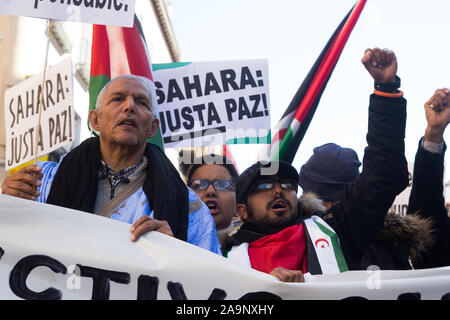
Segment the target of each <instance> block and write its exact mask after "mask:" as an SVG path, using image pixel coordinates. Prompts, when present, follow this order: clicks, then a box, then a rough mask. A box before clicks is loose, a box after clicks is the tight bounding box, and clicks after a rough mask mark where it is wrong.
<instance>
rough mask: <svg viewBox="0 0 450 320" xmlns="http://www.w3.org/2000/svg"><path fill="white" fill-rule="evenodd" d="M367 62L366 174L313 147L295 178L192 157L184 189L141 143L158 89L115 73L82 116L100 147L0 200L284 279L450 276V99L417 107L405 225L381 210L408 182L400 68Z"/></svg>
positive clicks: (282, 169)
mask: <svg viewBox="0 0 450 320" xmlns="http://www.w3.org/2000/svg"><path fill="white" fill-rule="evenodd" d="M362 64H363V65H364V66H365V68H366V69H367V71H368V73H369V75H370V76H371V77H372V78H373V80H374V92H373V94H371V95H370V102H369V119H368V132H367V136H366V137H367V147H366V149H365V152H364V157H363V159H362V169H361V172H360V170H359V167H360V166H361V162H360V160H359V159H358V156H357V154H356V152H355V151H353V150H351V149H349V148H343V147H341V146H338V145H336V144H334V143H328V144H325V145H323V146H319V147H317V148H316V149H314V154H313V155H312V157H311V158H310V159H309V160H308V161H307V162H306V163H305V164H304V165H303V166H302V167H301V169H300V172H298V171H297V170H296V169H295V168H294V167H293V166H292V165H291V164H289V163H287V162H284V161H270V162H257V163H255V164H253V165H252V166H250V167H249V168H247V169H246V170H245V171H243V172H242V173H241V174H238V173H237V171H236V168H235V166H234V164H233V163H232V162H231V161H230V160H229V159H227V158H226V157H224V156H220V155H215V154H211V155H203V156H201V157H199V158H196V159H194V161H193V163H192V164H191V165H190V166H189V167H188V169H187V170H186V177H185V181H183V180H182V178H181V176H180V174H179V173H178V172H177V170H176V169H175V167H174V166H173V164H172V163H171V162H170V160H169V159H168V158H167V157H166V156H165V154H164V153H163V152H162V151H161V150H160V149H159V148H158V147H156V146H153V145H151V144H149V143H147V139H148V138H151V137H153V136H154V135H155V134H156V132H157V129H158V126H159V121H158V119H157V118H155V116H154V115H155V110H154V106H155V105H156V102H155V97H154V96H152V94H151V92H152V90H151V89H152V88H150V86H151V85H152V83H151V82H149V81H148V80H146V79H145V78H142V77H138V76H120V77H117V78H115V79H113V80H112V81H110V82H109V83H108V84H107V85H106V86H105V87H104V88H103V90H102V92H101V93H100V94H99V96H98V99H97V106H96V109H94V110H92V111H91V112H90V114H89V120H90V122H91V124H92V127H93V128H94V129H95V130H96V131H98V132H99V137H95V138H90V139H88V140H86V141H84V142H83V143H82V144H81V145H80V146H78V147H77V148H75V149H74V150H72V151H70V152H69V153H68V154H67V155H65V156H64V157H63V158H62V159H61V160H60V162H59V163H52V162H41V163H38V164H37V165H31V166H28V167H25V168H23V169H22V170H20V171H18V172H17V173H15V174H13V175H11V176H9V177H8V178H6V179H5V181H4V183H3V185H2V193H4V194H8V195H11V196H16V197H21V198H24V199H29V200H33V201H40V202H46V203H50V204H55V205H60V206H64V207H68V208H73V209H78V210H83V211H87V212H91V213H93V214H98V215H102V216H105V217H108V218H111V219H117V220H120V221H123V222H126V223H128V224H130V232H131V241H137V240H138V238H139V237H140V236H142V235H143V234H145V233H147V232H150V231H158V232H162V233H165V234H167V235H169V236H173V237H176V238H178V239H180V240H183V241H187V242H189V243H191V244H193V245H197V246H200V247H202V248H204V249H206V250H209V251H212V252H214V253H217V254H219V255H224V256H225V257H227V258H228V261H229V263H237V264H240V265H242V266H245V267H248V268H253V269H256V270H259V271H262V272H266V273H269V274H272V275H273V276H275V277H277V278H278V279H280V280H281V281H287V282H302V281H304V279H305V276H306V275H308V274H313V275H314V274H330V273H338V272H343V271H347V270H365V269H367V268H368V267H370V266H377V267H378V268H380V269H385V270H398V269H415V268H430V267H441V266H448V265H450V219H449V217H448V215H447V210H446V206H445V200H444V195H443V172H444V153H445V150H446V145H445V142H444V140H443V136H444V132H445V128H446V126H447V125H448V123H449V121H450V108H449V97H450V94H449V91H448V90H447V89H438V90H436V92H435V93H434V94H433V96H432V97H431V98H430V99H428V100H427V101H426V103H425V105H424V109H425V118H426V121H427V128H426V131H425V133H424V136H423V137H422V138H421V139H420V141H419V142H418V151H417V154H416V159H415V162H414V175H413V183H412V190H411V195H410V200H409V206H408V214H407V215H406V216H399V215H396V214H393V213H391V212H389V208H390V207H391V205H392V203H393V201H394V199H395V197H396V196H397V195H398V194H400V193H401V192H402V191H403V190H404V189H405V188H406V187H407V185H408V182H409V179H408V169H407V162H406V159H405V156H404V151H405V146H404V138H405V126H406V104H407V103H406V99H405V98H404V97H403V92H402V91H401V90H400V85H401V84H400V78H399V77H398V76H397V58H396V56H395V54H394V53H393V52H392V51H390V50H387V49H383V50H381V49H378V48H374V49H367V50H366V51H365V52H364V55H363V58H362ZM413 107H415V106H413ZM299 185H300V187H301V188H302V190H303V193H302V194H299Z"/></svg>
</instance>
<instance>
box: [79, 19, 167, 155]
mask: <svg viewBox="0 0 450 320" xmlns="http://www.w3.org/2000/svg"><path fill="white" fill-rule="evenodd" d="M91 54H92V57H91V78H90V81H89V111H91V110H92V109H95V102H96V100H97V96H98V94H99V93H100V90H101V89H102V88H103V86H104V85H105V84H106V83H108V82H109V81H110V80H111V79H112V78H114V77H116V76H118V75H122V74H133V75H138V76H143V77H146V78H148V79H150V80H151V81H152V83H153V82H154V80H153V75H152V68H151V61H150V55H149V52H148V48H147V44H146V42H145V37H144V33H143V32H142V26H141V23H140V22H139V20H138V18H137V17H136V16H134V26H133V28H124V27H114V26H104V25H94V27H93V32H92V53H91ZM153 90H154V88H153ZM153 94H154V96H155V92H153ZM155 97H156V96H155ZM153 107H154V108H156V106H153ZM154 110H155V109H154ZM154 116H157V113H156V112H154ZM88 125H89V127H90V124H88ZM149 142H151V143H154V144H156V145H157V146H159V147H160V148H161V149H162V150H164V144H163V140H162V135H161V132H160V131H159V130H158V133H157V134H156V136H155V137H153V138H152V139H149Z"/></svg>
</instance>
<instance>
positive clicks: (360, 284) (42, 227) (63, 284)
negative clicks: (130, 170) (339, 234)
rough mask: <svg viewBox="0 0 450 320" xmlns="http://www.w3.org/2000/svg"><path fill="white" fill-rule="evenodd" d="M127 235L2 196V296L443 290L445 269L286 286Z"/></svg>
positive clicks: (421, 293)
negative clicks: (133, 240)
mask: <svg viewBox="0 0 450 320" xmlns="http://www.w3.org/2000/svg"><path fill="white" fill-rule="evenodd" d="M129 228H130V225H129V224H127V223H124V222H119V221H115V220H112V219H108V218H104V217H102V216H97V215H94V214H91V213H86V212H82V211H76V210H71V209H66V208H62V207H58V206H54V205H47V204H42V203H36V202H33V201H29V200H23V199H19V198H15V197H11V196H7V195H0V299H1V300H4V299H133V300H134V299H139V300H155V299H164V300H170V299H173V300H175V299H179V300H180V299H181V300H182V299H189V300H207V299H208V298H211V299H214V300H224V299H226V300H236V299H241V298H242V299H248V300H250V299H253V300H266V299H272V300H273V299H275V298H281V299H297V300H299V299H305V300H316V299H318V300H324V299H345V298H349V297H353V298H355V297H360V298H364V299H383V300H396V299H402V298H406V297H409V296H414V297H416V298H419V299H424V300H425V299H435V300H440V299H441V298H442V297H444V296H445V295H448V293H449V292H450V267H445V268H434V269H424V270H409V271H380V270H377V269H376V268H371V269H369V270H363V271H348V272H344V273H341V274H337V275H316V276H311V275H309V276H308V275H305V278H306V282H305V283H285V282H280V281H279V280H278V279H277V278H275V277H273V276H271V275H269V274H266V273H262V272H259V271H256V270H253V269H250V268H247V267H243V266H241V265H238V264H235V263H232V262H231V261H230V260H228V259H226V258H224V257H222V256H219V255H217V254H214V253H211V252H209V251H207V250H205V249H202V248H199V247H196V246H193V245H191V244H189V243H186V242H183V241H180V240H177V239H175V238H172V237H169V236H166V235H164V234H161V233H159V232H149V233H147V234H145V235H144V236H143V237H141V238H140V239H139V240H138V241H137V242H135V243H134V242H131V241H130V231H129ZM172 312H184V311H183V310H179V309H177V310H173V311H172ZM211 312H221V310H220V309H217V310H215V311H214V310H211ZM169 318H170V315H169Z"/></svg>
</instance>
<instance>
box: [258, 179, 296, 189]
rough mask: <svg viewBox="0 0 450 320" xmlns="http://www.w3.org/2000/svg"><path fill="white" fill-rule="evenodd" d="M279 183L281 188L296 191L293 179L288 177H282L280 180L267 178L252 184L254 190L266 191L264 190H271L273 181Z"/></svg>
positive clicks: (273, 184)
mask: <svg viewBox="0 0 450 320" xmlns="http://www.w3.org/2000/svg"><path fill="white" fill-rule="evenodd" d="M277 182H278V183H279V184H280V187H281V189H286V190H294V191H295V192H297V189H298V185H297V183H296V182H295V181H294V180H290V179H282V180H267V181H257V182H256V183H255V185H254V190H257V191H266V190H272V189H273V187H274V186H275V183H277Z"/></svg>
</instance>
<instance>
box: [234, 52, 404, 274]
mask: <svg viewBox="0 0 450 320" xmlns="http://www.w3.org/2000/svg"><path fill="white" fill-rule="evenodd" d="M362 63H363V65H364V66H365V67H366V69H367V70H368V72H369V74H370V75H371V76H372V78H373V79H374V80H375V91H374V94H373V95H371V97H370V106H369V126H368V128H369V130H368V133H367V143H368V146H367V148H366V149H365V154H364V159H363V170H362V172H361V174H360V175H358V176H357V177H356V179H355V180H354V181H353V182H351V183H349V184H348V185H347V186H346V187H345V189H344V190H343V192H342V193H341V195H340V196H339V197H338V198H337V200H336V201H335V202H333V203H332V205H331V207H330V208H329V209H328V210H327V211H326V212H325V213H322V211H318V212H313V213H312V215H309V216H306V215H305V212H304V208H305V207H304V205H303V204H302V203H301V202H300V203H298V201H297V181H298V173H297V171H296V169H295V168H294V167H292V166H291V165H290V164H289V163H286V162H283V161H272V162H267V163H263V162H257V163H255V164H254V165H252V166H251V167H250V168H248V169H247V170H245V171H244V172H243V173H242V174H241V175H240V176H239V178H238V180H237V183H236V188H237V192H236V201H237V211H238V213H239V215H240V216H241V217H242V219H243V220H244V224H243V225H242V226H241V228H240V229H239V231H238V232H237V233H236V234H234V235H232V236H231V237H230V238H231V239H230V242H229V246H228V247H227V248H226V249H227V250H226V251H227V256H228V258H229V259H231V260H233V261H236V262H238V263H240V264H243V265H246V266H248V267H251V268H253V269H256V270H259V271H262V272H266V273H269V274H272V275H274V276H276V277H278V278H279V279H280V280H281V281H286V282H302V281H304V277H303V275H304V274H305V273H310V274H335V273H340V272H344V271H347V270H357V269H358V267H359V265H360V260H361V258H362V257H363V255H364V252H365V251H366V249H367V248H368V246H369V245H370V244H371V243H372V242H373V241H374V240H375V238H376V235H377V233H378V231H379V230H380V228H381V227H382V225H383V221H384V218H385V214H386V212H387V211H388V209H389V208H390V206H391V204H392V202H393V201H394V199H395V197H396V195H397V194H399V193H400V192H401V191H402V190H403V189H404V188H405V187H406V186H407V185H408V170H407V163H406V159H405V156H404V133H405V124H406V100H405V99H404V98H403V93H402V92H401V91H398V90H397V89H398V88H399V86H400V79H399V78H398V77H396V72H397V60H396V58H395V55H394V53H393V52H392V51H388V50H386V49H384V50H380V49H377V48H375V49H368V50H366V52H365V53H364V57H363V59H362ZM276 168H278V170H275V169H276ZM272 169H274V170H272Z"/></svg>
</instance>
